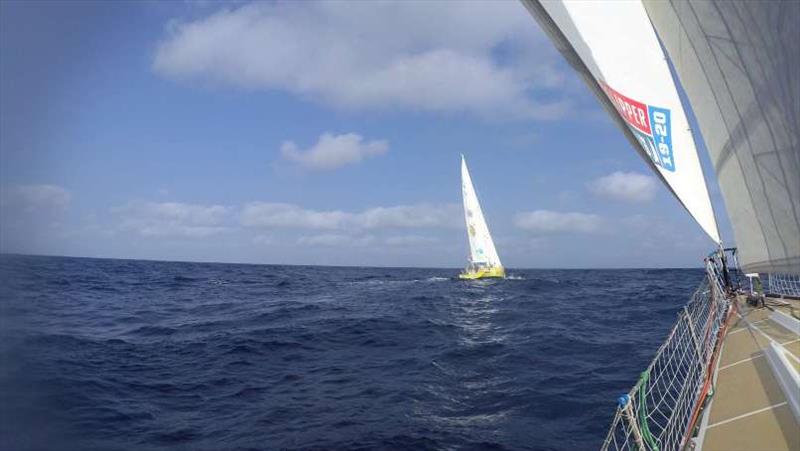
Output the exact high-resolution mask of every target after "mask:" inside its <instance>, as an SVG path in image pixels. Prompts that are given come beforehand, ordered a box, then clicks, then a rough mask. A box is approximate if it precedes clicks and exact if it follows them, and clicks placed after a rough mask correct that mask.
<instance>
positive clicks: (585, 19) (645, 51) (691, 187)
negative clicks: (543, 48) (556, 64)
mask: <svg viewBox="0 0 800 451" xmlns="http://www.w3.org/2000/svg"><path fill="white" fill-rule="evenodd" d="M523 3H524V4H525V6H526V7H527V8H528V10H529V11H531V13H532V14H533V15H534V17H535V18H536V19H537V21H538V22H539V23H540V24H541V25H542V26H543V28H544V29H545V31H547V33H548V34H549V35H550V37H551V39H552V40H553V42H554V43H555V44H556V47H557V48H558V49H559V51H561V53H562V54H563V55H564V56H565V57H566V58H567V60H568V61H569V62H570V63H571V64H572V65H573V66H574V67H575V68H576V69H577V70H578V71H579V72H580V73H581V74H582V75H583V76H584V80H585V81H586V82H587V84H588V85H589V86H590V87H591V88H592V89H593V91H594V92H595V94H596V95H597V97H598V98H599V99H600V101H601V103H602V104H603V105H604V106H605V107H606V109H607V110H608V112H609V113H610V114H611V116H612V118H613V119H614V120H615V121H616V122H617V124H618V125H619V126H620V127H621V128H622V130H623V132H624V133H625V135H626V136H627V138H628V140H629V141H630V142H631V143H632V144H633V146H634V148H636V150H637V151H638V152H639V154H640V155H642V157H644V159H645V161H647V163H648V164H649V166H650V167H651V168H652V169H653V170H654V171H655V173H656V174H657V175H658V176H659V178H660V179H661V180H662V181H663V182H664V183H665V184H666V185H667V186H668V187H669V189H670V190H671V191H672V193H673V194H674V195H675V197H677V198H678V200H679V201H680V202H681V204H683V206H684V207H685V208H686V210H688V211H689V213H690V214H691V215H692V216H693V217H694V219H695V220H696V221H697V222H698V223H699V224H700V226H701V227H702V228H703V230H704V231H705V232H706V233H707V234H708V236H709V237H711V239H712V240H714V242H717V243H719V241H720V239H719V232H718V229H717V223H716V220H715V218H714V211H713V208H712V206H711V200H710V198H709V195H708V189H707V188H706V184H705V179H704V178H703V171H702V168H701V166H700V160H699V158H698V155H697V149H696V147H695V143H694V140H693V138H692V134H691V131H690V130H689V122H688V120H687V119H686V114H685V112H684V110H683V106H682V105H681V102H680V98H679V97H678V91H677V88H676V87H675V82H674V80H673V79H672V75H671V74H670V70H669V66H668V65H667V62H666V57H665V56H664V52H663V51H662V49H661V46H660V45H659V42H658V38H657V37H656V34H655V32H654V30H653V27H652V25H651V24H650V20H649V19H648V17H647V13H646V11H645V9H644V7H643V6H642V3H641V2H639V1H614V2H595V1H566V0H552V1H538V0H523Z"/></svg>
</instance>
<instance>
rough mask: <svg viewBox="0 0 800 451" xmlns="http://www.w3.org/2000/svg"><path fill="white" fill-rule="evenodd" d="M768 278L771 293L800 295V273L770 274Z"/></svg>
mask: <svg viewBox="0 0 800 451" xmlns="http://www.w3.org/2000/svg"><path fill="white" fill-rule="evenodd" d="M768 280H769V282H768V285H769V293H770V294H771V295H780V296H792V297H800V275H793V274H769V276H768Z"/></svg>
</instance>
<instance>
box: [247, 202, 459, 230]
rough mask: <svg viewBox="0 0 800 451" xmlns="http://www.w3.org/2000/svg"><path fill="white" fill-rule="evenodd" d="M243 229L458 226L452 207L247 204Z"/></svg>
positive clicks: (456, 207) (453, 205)
mask: <svg viewBox="0 0 800 451" xmlns="http://www.w3.org/2000/svg"><path fill="white" fill-rule="evenodd" d="M241 223H242V225H244V226H246V227H263V228H301V229H330V230H336V229H339V230H343V229H348V230H349V229H390V228H399V229H404V228H405V229H407V228H456V227H459V226H460V225H461V222H460V210H459V207H458V206H457V205H455V204H447V205H430V204H419V205H398V206H394V207H377V208H371V209H367V210H364V211H362V212H358V213H350V212H344V211H339V210H329V211H318V210H310V209H305V208H302V207H300V206H297V205H293V204H283V203H269V202H250V203H248V204H246V205H245V206H244V208H243V210H242V215H241Z"/></svg>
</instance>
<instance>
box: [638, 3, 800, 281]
mask: <svg viewBox="0 0 800 451" xmlns="http://www.w3.org/2000/svg"><path fill="white" fill-rule="evenodd" d="M644 5H645V9H646V10H647V12H648V14H649V16H650V20H651V21H652V23H653V26H654V27H655V29H656V31H657V32H658V35H659V37H660V39H661V42H662V43H663V44H664V47H665V48H666V50H667V52H668V53H669V56H670V59H671V61H672V63H673V65H674V67H675V72H676V73H677V75H678V77H679V78H680V81H681V84H682V85H683V87H684V88H685V89H686V95H687V97H688V99H689V102H690V104H691V106H692V109H693V110H694V113H695V115H696V116H697V122H698V125H699V127H700V130H701V131H702V135H703V138H704V139H705V143H706V148H707V149H708V152H709V154H710V156H711V162H712V163H713V164H714V169H715V170H716V173H717V178H718V180H719V185H720V189H721V191H722V197H723V199H724V200H725V205H726V206H727V210H728V213H729V215H730V219H731V225H732V226H733V232H734V234H735V236H736V247H737V248H738V258H739V263H740V264H741V266H742V268H743V269H744V270H745V272H777V273H789V274H796V275H800V82H798V80H797V75H798V74H800V35H799V34H798V28H797V27H798V24H800V2H797V1H771V2H732V1H713V2H712V1H685V0H680V1H676V0H671V1H663V0H657V1H656V0H645V2H644Z"/></svg>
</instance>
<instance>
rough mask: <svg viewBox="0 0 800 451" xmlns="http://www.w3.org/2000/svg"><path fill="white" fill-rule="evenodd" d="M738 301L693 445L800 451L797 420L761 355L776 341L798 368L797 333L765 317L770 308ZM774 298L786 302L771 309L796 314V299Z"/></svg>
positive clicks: (799, 305)
mask: <svg viewBox="0 0 800 451" xmlns="http://www.w3.org/2000/svg"><path fill="white" fill-rule="evenodd" d="M772 301H775V300H772ZM737 302H738V305H739V312H738V314H737V317H735V318H733V319H732V321H733V324H732V325H731V328H730V330H729V331H728V334H727V336H726V337H725V340H724V342H723V344H722V349H721V354H720V358H719V361H718V363H717V368H716V374H715V377H716V384H715V389H716V393H715V394H714V396H713V398H712V401H711V402H710V404H709V406H708V407H707V408H706V409H705V413H704V415H703V418H702V423H701V429H700V434H699V436H698V440H697V443H698V444H699V446H697V449H702V450H704V451H713V450H759V451H762V450H800V423H798V419H796V418H795V416H794V415H793V414H792V411H791V409H790V407H789V405H788V403H787V400H786V396H785V395H784V393H783V391H782V390H781V387H780V385H779V384H778V381H777V379H776V377H775V375H774V373H773V370H772V368H771V367H770V364H769V362H768V360H767V356H766V354H765V350H766V348H767V347H768V346H769V343H770V341H771V340H772V341H775V342H777V343H779V344H781V345H782V346H784V348H785V349H786V350H787V351H788V352H789V353H790V354H791V355H788V357H789V358H788V360H789V361H790V363H791V364H792V365H793V366H794V367H795V369H796V370H797V371H800V336H799V335H798V334H797V333H796V332H792V331H790V330H789V329H787V328H785V327H783V326H781V325H780V324H778V323H776V322H775V321H774V320H772V319H770V315H771V314H772V311H771V310H770V309H768V308H752V307H750V306H748V305H747V303H746V302H745V301H744V299H743V298H740V299H739V300H738V301H737ZM779 302H783V303H787V304H788V305H784V306H779V307H774V306H773V308H775V310H778V311H783V312H784V313H787V314H790V315H791V310H792V309H794V314H795V315H797V314H798V313H800V301H796V300H794V301H793V300H786V299H782V300H779ZM768 303H769V304H772V302H768ZM792 357H793V358H792Z"/></svg>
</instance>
